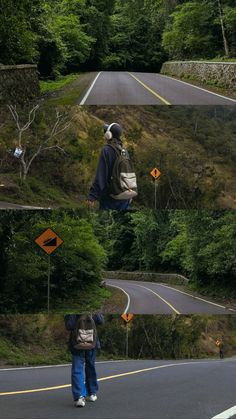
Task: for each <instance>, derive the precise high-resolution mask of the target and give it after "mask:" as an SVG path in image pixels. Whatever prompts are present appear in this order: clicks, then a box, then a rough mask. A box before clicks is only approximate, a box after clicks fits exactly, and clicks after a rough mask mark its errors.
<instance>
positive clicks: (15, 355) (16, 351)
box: [0, 336, 71, 366]
mask: <svg viewBox="0 0 236 419" xmlns="http://www.w3.org/2000/svg"><path fill="white" fill-rule="evenodd" d="M0 358H1V361H2V363H3V365H4V364H5V365H15V366H30V365H51V364H60V363H65V362H70V359H71V356H70V354H69V352H68V351H67V345H66V342H65V344H64V345H58V346H56V345H55V343H54V344H53V345H51V346H47V347H46V348H45V347H44V346H43V345H40V344H35V345H27V344H26V345H24V344H21V345H19V344H18V345H14V344H13V343H12V341H11V340H9V339H7V338H4V337H1V336H0Z"/></svg>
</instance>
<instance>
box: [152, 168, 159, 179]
mask: <svg viewBox="0 0 236 419" xmlns="http://www.w3.org/2000/svg"><path fill="white" fill-rule="evenodd" d="M151 175H152V177H154V179H158V178H159V177H160V176H161V172H160V170H158V169H157V168H155V169H153V170H152V171H151Z"/></svg>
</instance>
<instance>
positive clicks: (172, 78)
mask: <svg viewBox="0 0 236 419" xmlns="http://www.w3.org/2000/svg"><path fill="white" fill-rule="evenodd" d="M158 75H160V76H162V77H166V78H167V79H171V80H175V81H178V82H179V83H183V84H186V85H187V86H191V87H195V89H198V90H202V91H203V92H206V93H210V94H211V95H214V96H218V97H220V98H222V99H227V100H230V101H231V102H234V103H236V100H235V99H232V98H230V97H227V96H223V95H220V94H218V93H214V92H211V91H210V90H207V89H203V88H202V87H198V86H195V85H194V84H191V83H187V82H186V81H182V80H178V79H175V78H174V77H170V76H166V75H164V74H161V73H160V74H158ZM222 106H223V105H222Z"/></svg>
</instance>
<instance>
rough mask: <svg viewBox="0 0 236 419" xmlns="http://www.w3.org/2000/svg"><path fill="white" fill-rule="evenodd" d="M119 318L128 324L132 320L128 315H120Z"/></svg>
mask: <svg viewBox="0 0 236 419" xmlns="http://www.w3.org/2000/svg"><path fill="white" fill-rule="evenodd" d="M121 317H122V319H123V320H124V321H125V322H126V323H129V322H130V321H131V320H132V319H133V317H134V315H133V314H130V313H126V314H122V316H121Z"/></svg>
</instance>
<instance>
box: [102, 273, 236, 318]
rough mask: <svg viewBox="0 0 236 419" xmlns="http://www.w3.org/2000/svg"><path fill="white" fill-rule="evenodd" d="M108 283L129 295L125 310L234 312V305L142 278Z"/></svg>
mask: <svg viewBox="0 0 236 419" xmlns="http://www.w3.org/2000/svg"><path fill="white" fill-rule="evenodd" d="M105 283H106V285H107V286H111V287H115V288H119V289H120V290H122V291H123V292H124V293H125V294H126V297H127V306H126V308H125V309H124V312H125V313H128V312H129V313H133V314H174V313H176V314H232V313H233V312H236V310H233V309H232V308H226V307H224V306H222V305H219V304H216V303H214V302H211V301H210V300H209V299H208V298H207V297H196V296H193V295H191V293H190V292H189V293H185V292H183V291H180V290H178V289H176V288H174V286H171V285H166V284H161V283H155V282H142V281H122V280H117V279H106V280H105Z"/></svg>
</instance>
